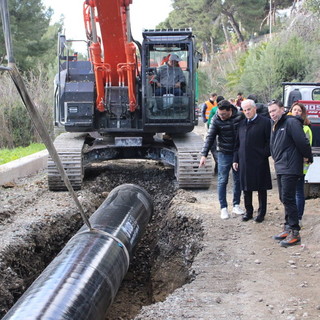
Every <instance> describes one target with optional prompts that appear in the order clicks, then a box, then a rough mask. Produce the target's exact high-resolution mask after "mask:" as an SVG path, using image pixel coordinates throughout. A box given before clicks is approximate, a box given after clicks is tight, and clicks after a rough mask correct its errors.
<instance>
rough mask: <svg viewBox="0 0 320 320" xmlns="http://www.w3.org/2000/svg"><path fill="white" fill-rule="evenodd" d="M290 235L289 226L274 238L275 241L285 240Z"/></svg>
mask: <svg viewBox="0 0 320 320" xmlns="http://www.w3.org/2000/svg"><path fill="white" fill-rule="evenodd" d="M288 235H289V229H288V227H287V226H285V227H284V229H283V231H282V232H280V233H278V234H277V235H275V236H273V239H274V240H284V239H285V238H286V237H287V236H288Z"/></svg>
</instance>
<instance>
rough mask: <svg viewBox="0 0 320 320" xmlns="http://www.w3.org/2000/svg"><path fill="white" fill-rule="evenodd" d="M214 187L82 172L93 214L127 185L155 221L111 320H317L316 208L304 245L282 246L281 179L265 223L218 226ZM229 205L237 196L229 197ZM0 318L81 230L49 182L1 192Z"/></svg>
mask: <svg viewBox="0 0 320 320" xmlns="http://www.w3.org/2000/svg"><path fill="white" fill-rule="evenodd" d="M216 180H217V178H216V177H214V178H213V183H212V186H211V187H210V189H209V190H192V191H190V190H177V189H176V187H175V184H174V177H173V169H172V168H170V167H166V166H163V165H162V164H160V163H156V162H151V161H117V162H108V163H104V164H102V165H97V166H93V167H92V168H91V169H90V170H87V171H86V177H85V183H84V188H83V189H82V190H81V191H79V192H77V194H78V197H79V199H80V201H81V203H82V204H83V206H84V208H85V210H86V212H87V214H88V215H90V214H92V213H93V212H94V211H95V210H96V208H98V207H99V205H100V204H101V203H102V201H103V200H104V199H105V198H106V196H107V195H108V193H109V192H110V191H111V190H112V189H113V188H114V187H116V186H118V185H120V184H122V183H136V184H138V185H140V186H142V187H144V188H145V189H146V190H147V191H148V192H149V193H150V195H151V196H152V198H153V200H154V205H155V213H154V216H153V218H152V221H151V222H150V225H149V227H148V230H147V231H146V233H145V235H144V237H143V239H142V241H141V242H140V244H139V246H138V248H137V249H136V252H135V256H134V259H133V261H132V263H131V266H130V269H129V272H128V274H127V275H126V277H125V279H124V281H123V285H122V287H121V288H120V290H119V292H118V295H117V297H116V299H115V301H114V303H113V305H112V306H111V308H110V310H109V312H108V315H107V317H106V319H108V320H116V319H119V320H120V319H122V320H123V319H136V320H145V319H152V320H157V319H197V320H198V319H208V320H209V319H210V320H211V319H219V320H220V319H231V320H233V319H243V320H247V319H265V320H267V319H287V320H289V319H290V320H294V319H317V318H320V286H319V276H320V244H319V238H320V232H319V231H320V222H319V214H320V206H319V199H309V200H307V203H306V211H305V217H304V219H303V229H302V231H301V235H302V244H301V246H300V245H299V246H295V247H292V248H288V249H285V248H281V247H280V246H279V244H278V243H277V242H276V241H274V240H273V239H272V235H274V234H276V233H277V232H279V231H280V230H281V223H282V222H283V208H282V205H281V204H280V202H279V200H278V194H277V188H276V181H275V180H273V186H274V189H273V190H272V191H270V192H269V193H268V214H267V217H266V220H265V221H264V222H263V223H261V224H258V223H255V222H254V221H249V222H242V221H241V217H239V216H236V217H233V218H231V219H229V220H221V219H220V214H219V205H218V199H217V195H216ZM230 199H231V196H230ZM0 223H1V224H0V239H1V240H0V315H1V316H3V315H4V314H5V313H6V311H7V310H8V309H9V308H10V307H11V306H12V304H13V303H14V302H15V301H16V300H17V298H18V297H19V296H20V295H21V294H22V293H23V291H24V290H25V289H26V288H27V287H28V285H29V284H31V283H32V281H33V280H34V279H35V278H36V277H37V275H38V274H39V273H41V271H42V270H43V269H44V267H45V266H46V265H47V264H48V263H49V262H50V261H51V260H52V258H53V257H54V256H55V255H56V254H57V253H58V252H59V251H60V250H61V248H62V247H63V246H64V244H65V243H66V241H67V240H68V239H69V238H70V237H71V236H72V235H73V234H74V233H75V232H76V231H77V229H79V227H80V226H81V225H82V224H83V223H82V221H81V218H80V216H79V214H78V212H77V209H76V207H75V205H74V204H73V203H72V201H71V198H70V196H69V195H68V194H67V193H64V192H58V193H54V192H49V191H48V190H47V183H46V174H45V173H44V172H41V173H39V174H37V175H34V176H32V177H28V178H26V179H21V180H19V181H16V182H15V183H13V184H7V185H5V186H2V187H1V189H0Z"/></svg>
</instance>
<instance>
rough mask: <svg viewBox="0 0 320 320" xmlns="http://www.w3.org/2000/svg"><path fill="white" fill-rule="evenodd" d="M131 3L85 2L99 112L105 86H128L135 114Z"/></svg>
mask: <svg viewBox="0 0 320 320" xmlns="http://www.w3.org/2000/svg"><path fill="white" fill-rule="evenodd" d="M131 3H132V0H86V1H85V3H84V11H83V12H84V21H85V26H86V34H87V37H88V40H89V42H90V60H91V61H92V63H93V65H94V73H95V79H96V90H97V99H96V105H97V109H98V110H99V111H104V110H105V104H106V102H105V101H104V100H105V99H104V95H105V87H108V86H119V87H128V97H129V110H130V111H131V112H133V111H135V109H136V106H137V98H136V93H135V78H136V74H137V68H138V66H137V62H136V61H137V59H136V47H135V45H134V43H133V42H131V35H130V21H129V5H130V4H131Z"/></svg>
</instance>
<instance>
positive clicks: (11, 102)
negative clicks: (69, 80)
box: [0, 67, 53, 148]
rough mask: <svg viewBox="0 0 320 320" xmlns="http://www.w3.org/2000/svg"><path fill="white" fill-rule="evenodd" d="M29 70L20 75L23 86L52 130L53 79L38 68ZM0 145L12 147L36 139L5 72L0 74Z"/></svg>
mask: <svg viewBox="0 0 320 320" xmlns="http://www.w3.org/2000/svg"><path fill="white" fill-rule="evenodd" d="M41 70H42V69H41V68H40V67H39V68H38V70H37V73H29V74H28V75H27V76H25V77H24V81H25V85H26V88H27V89H28V92H29V95H30V97H31V99H32V100H33V102H34V104H35V106H36V107H37V108H38V111H39V112H40V114H41V116H42V117H43V119H44V122H45V124H46V127H47V128H48V130H49V133H50V134H51V133H52V132H53V119H52V110H53V108H52V101H53V99H52V98H51V97H52V96H53V94H52V92H53V85H52V84H51V85H50V83H53V81H52V80H49V79H48V78H47V77H46V74H45V73H43V72H41ZM0 128H1V130H2V131H1V134H0V148H15V147H19V146H28V145H29V144H30V143H33V142H40V138H39V136H38V134H37V132H36V130H35V128H34V126H33V124H32V119H30V116H29V114H28V112H27V109H26V107H25V106H24V105H23V103H22V100H21V98H20V95H19V93H18V91H17V89H16V87H15V85H14V83H13V81H12V79H11V77H10V75H9V74H8V73H7V72H5V73H3V74H2V75H1V77H0Z"/></svg>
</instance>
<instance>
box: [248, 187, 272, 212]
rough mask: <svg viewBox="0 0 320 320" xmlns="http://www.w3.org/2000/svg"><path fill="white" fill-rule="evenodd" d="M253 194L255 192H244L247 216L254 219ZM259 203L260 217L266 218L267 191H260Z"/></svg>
mask: <svg viewBox="0 0 320 320" xmlns="http://www.w3.org/2000/svg"><path fill="white" fill-rule="evenodd" d="M252 192H253V191H243V196H244V206H245V208H246V215H247V216H249V217H252V215H253V205H252ZM258 201H259V208H258V215H259V216H261V217H264V216H265V215H266V212H267V190H259V191H258Z"/></svg>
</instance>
